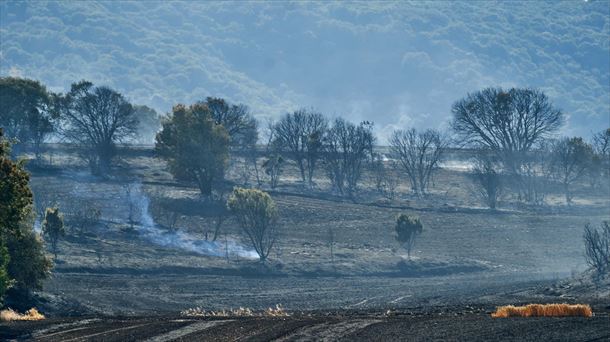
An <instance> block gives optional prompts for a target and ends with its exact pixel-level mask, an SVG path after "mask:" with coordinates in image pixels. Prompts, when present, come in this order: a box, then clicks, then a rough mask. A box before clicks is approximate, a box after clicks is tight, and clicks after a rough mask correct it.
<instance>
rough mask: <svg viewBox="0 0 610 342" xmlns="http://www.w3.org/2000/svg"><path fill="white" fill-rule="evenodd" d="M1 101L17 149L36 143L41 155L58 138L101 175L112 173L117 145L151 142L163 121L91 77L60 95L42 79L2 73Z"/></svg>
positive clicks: (3, 122) (0, 119) (0, 116)
mask: <svg viewBox="0 0 610 342" xmlns="http://www.w3.org/2000/svg"><path fill="white" fill-rule="evenodd" d="M0 104H1V105H0V126H1V127H3V128H4V129H5V135H6V137H8V138H10V139H15V140H16V142H17V143H18V144H17V145H16V146H15V147H16V148H21V147H22V146H23V145H24V144H31V145H32V146H33V147H34V152H35V154H36V157H37V158H39V157H40V153H41V144H42V143H43V142H45V141H47V140H48V139H49V138H50V137H52V136H53V137H54V138H55V139H58V140H61V141H66V142H69V143H73V144H77V145H79V146H80V147H81V149H80V151H81V157H82V158H83V159H84V160H85V161H86V162H87V163H88V165H89V167H90V168H91V171H92V172H93V173H96V174H103V173H105V172H107V171H108V168H109V167H110V164H111V161H112V159H113V158H114V156H115V155H116V144H117V143H119V142H132V143H138V142H144V141H147V140H148V141H151V140H152V138H153V137H154V134H156V131H157V130H158V126H159V122H160V116H159V115H158V114H157V113H156V112H155V111H154V110H153V109H151V108H148V107H146V106H135V105H132V104H131V103H129V101H127V99H125V97H124V96H123V95H122V94H120V93H119V92H117V91H115V90H113V89H111V88H108V87H96V86H94V85H93V83H91V82H88V81H80V82H77V83H74V84H72V86H71V88H70V91H69V92H67V93H66V94H56V93H53V92H50V91H48V90H47V89H46V87H45V86H44V85H42V84H41V83H40V82H38V81H34V80H29V79H22V78H14V77H0ZM136 132H137V133H138V134H137V135H136Z"/></svg>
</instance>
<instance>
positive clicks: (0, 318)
mask: <svg viewBox="0 0 610 342" xmlns="http://www.w3.org/2000/svg"><path fill="white" fill-rule="evenodd" d="M43 319H45V317H44V315H43V314H41V313H40V312H38V310H36V308H31V309H29V310H28V311H26V312H25V314H20V313H18V312H16V311H14V310H13V309H6V310H2V311H0V322H11V321H40V320H43Z"/></svg>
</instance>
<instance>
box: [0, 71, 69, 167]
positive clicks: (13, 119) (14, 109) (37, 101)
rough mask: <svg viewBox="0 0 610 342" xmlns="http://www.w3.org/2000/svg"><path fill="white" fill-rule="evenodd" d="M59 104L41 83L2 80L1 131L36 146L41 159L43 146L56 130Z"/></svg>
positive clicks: (0, 82) (0, 83)
mask: <svg viewBox="0 0 610 342" xmlns="http://www.w3.org/2000/svg"><path fill="white" fill-rule="evenodd" d="M56 100H57V96H56V95H55V94H53V93H51V92H49V91H47V89H46V87H45V86H44V85H42V84H41V83H40V82H38V81H34V80H29V79H24V78H16V77H0V127H3V128H4V129H5V132H4V133H5V135H6V136H7V137H8V138H14V139H17V140H18V141H19V142H20V143H31V144H33V146H34V151H35V153H36V157H37V158H38V157H39V156H40V145H41V144H42V143H43V142H44V140H45V138H46V137H47V136H48V135H49V134H51V133H52V132H53V130H54V120H55V119H57V117H58V110H57V105H56V104H57V101H56Z"/></svg>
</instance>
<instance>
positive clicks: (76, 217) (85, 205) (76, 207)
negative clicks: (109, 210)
mask: <svg viewBox="0 0 610 342" xmlns="http://www.w3.org/2000/svg"><path fill="white" fill-rule="evenodd" d="M65 213H66V215H65V216H66V221H67V222H66V223H67V225H68V226H69V227H70V229H71V230H77V231H78V232H80V233H84V232H86V231H89V230H90V229H91V228H92V227H95V226H97V225H98V224H99V222H100V219H101V218H102V211H101V210H100V209H99V208H98V207H97V204H96V203H95V202H93V201H90V200H85V199H81V200H79V201H78V202H76V201H75V202H73V203H70V205H68V206H66V208H65Z"/></svg>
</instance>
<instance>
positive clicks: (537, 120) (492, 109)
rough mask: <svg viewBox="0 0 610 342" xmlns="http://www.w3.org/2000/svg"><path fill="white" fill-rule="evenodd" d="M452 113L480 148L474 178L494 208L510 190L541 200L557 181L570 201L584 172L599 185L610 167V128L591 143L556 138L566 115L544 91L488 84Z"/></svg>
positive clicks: (462, 133) (462, 137)
mask: <svg viewBox="0 0 610 342" xmlns="http://www.w3.org/2000/svg"><path fill="white" fill-rule="evenodd" d="M452 112H453V121H452V126H453V130H454V132H455V134H456V136H457V138H458V141H459V142H460V143H461V144H463V145H466V146H471V147H474V148H476V149H477V150H478V155H477V161H476V164H475V167H474V170H473V172H472V176H473V179H474V180H475V183H476V184H477V185H478V189H479V192H480V194H481V196H482V197H483V199H484V200H485V202H486V203H487V204H488V206H489V207H491V208H495V206H496V203H497V201H498V198H499V196H500V195H501V194H502V192H504V191H506V190H513V191H514V192H515V193H516V195H517V198H518V199H519V200H522V201H524V202H527V203H532V204H542V203H543V202H544V199H545V195H546V194H547V192H548V190H549V187H550V185H551V184H550V183H552V182H554V183H558V184H560V185H561V186H562V188H563V192H564V194H565V198H566V202H567V203H568V204H570V203H571V201H572V192H571V188H570V187H571V185H572V184H574V183H575V182H577V181H580V180H582V179H583V177H585V176H586V177H588V179H589V180H590V182H591V183H595V182H596V181H598V180H599V177H600V176H601V175H602V173H603V170H605V169H606V170H607V169H608V167H610V154H609V149H608V146H609V144H610V129H607V130H604V131H602V132H599V133H597V134H595V136H594V138H593V141H592V144H589V143H587V142H586V141H584V139H582V138H580V137H571V138H569V137H564V138H560V139H553V138H554V136H555V134H556V133H557V131H558V129H559V128H560V127H561V125H562V124H563V122H564V114H563V113H562V112H561V111H560V110H558V109H556V108H555V107H554V106H553V105H552V104H551V103H550V101H549V99H548V97H547V96H546V95H545V94H544V93H542V92H541V91H539V90H532V89H510V90H508V91H506V90H503V89H501V88H488V89H485V90H482V91H479V92H476V93H473V94H469V95H467V96H466V97H465V98H464V99H461V100H459V101H457V102H456V103H455V104H454V105H453V107H452Z"/></svg>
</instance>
